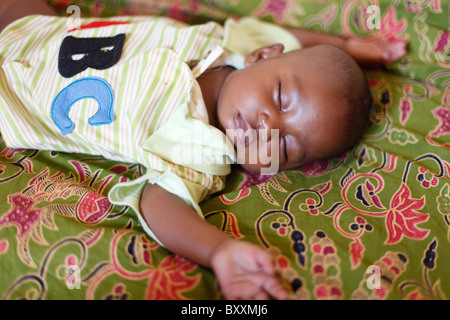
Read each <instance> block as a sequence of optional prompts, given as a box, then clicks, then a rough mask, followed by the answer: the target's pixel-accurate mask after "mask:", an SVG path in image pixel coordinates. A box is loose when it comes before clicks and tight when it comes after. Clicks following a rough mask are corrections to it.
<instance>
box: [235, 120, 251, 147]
mask: <svg viewBox="0 0 450 320" xmlns="http://www.w3.org/2000/svg"><path fill="white" fill-rule="evenodd" d="M234 127H235V130H236V132H235V133H234V134H235V135H236V136H237V137H238V140H239V141H240V142H241V143H243V144H245V146H246V147H247V146H248V145H249V144H250V142H252V141H253V140H254V139H255V138H256V130H255V129H253V128H252V126H251V125H250V124H249V123H248V122H247V121H246V120H245V119H244V118H242V116H241V114H240V113H239V112H237V113H236V115H235V117H234Z"/></svg>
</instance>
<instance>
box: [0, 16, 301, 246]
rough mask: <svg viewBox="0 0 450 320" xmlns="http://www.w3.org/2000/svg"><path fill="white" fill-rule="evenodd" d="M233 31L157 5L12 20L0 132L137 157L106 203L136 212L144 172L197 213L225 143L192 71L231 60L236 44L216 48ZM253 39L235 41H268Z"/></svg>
mask: <svg viewBox="0 0 450 320" xmlns="http://www.w3.org/2000/svg"><path fill="white" fill-rule="evenodd" d="M251 20H254V19H251ZM249 21H250V20H244V24H246V23H247V24H248V23H249ZM251 23H254V24H256V25H257V26H256V29H257V30H261V27H260V26H259V25H258V24H262V23H261V22H259V21H256V20H254V21H253V22H251V21H250V24H251ZM263 25H267V28H269V29H270V30H273V28H275V30H276V29H280V32H281V33H282V32H283V31H282V29H281V28H277V27H274V26H271V25H268V24H265V23H264V24H263ZM245 29H247V30H252V28H249V27H246V28H245ZM233 33H234V34H235V35H236V37H241V38H242V36H244V42H246V43H247V44H248V39H245V35H244V34H245V32H244V33H242V30H240V29H239V23H236V22H233V21H229V22H227V24H226V25H225V31H224V28H223V27H222V26H221V25H219V24H217V23H214V22H210V23H206V24H202V25H196V26H189V25H185V24H183V23H180V22H177V21H174V20H170V19H168V18H164V17H115V18H104V19H98V18H87V19H82V21H80V24H79V25H78V27H76V28H72V29H70V28H69V27H68V23H67V19H66V18H62V17H47V16H29V17H25V18H23V19H21V20H18V21H16V22H14V23H13V24H11V25H10V26H8V28H7V29H5V30H4V31H3V32H2V33H1V35H0V65H1V69H0V80H1V81H0V112H1V117H0V130H1V134H2V136H3V139H4V140H5V142H6V144H7V145H8V146H9V147H13V148H31V149H45V150H55V151H63V152H69V153H85V154H92V155H101V156H103V157H105V158H107V159H111V160H116V161H122V162H133V163H139V164H142V165H143V166H144V167H145V168H146V169H147V171H146V173H145V175H144V176H142V177H140V178H139V179H137V180H133V181H128V182H124V183H119V184H117V185H116V186H115V187H114V188H113V189H112V190H111V191H110V193H109V198H110V200H111V202H112V203H115V204H119V205H128V206H130V207H132V208H133V209H134V210H135V211H136V212H138V213H139V201H140V196H141V193H142V190H143V188H144V186H145V184H146V183H157V184H158V185H160V186H161V187H163V188H165V189H166V190H168V191H169V192H171V193H174V194H176V195H178V196H180V197H181V198H182V199H183V200H184V201H185V202H186V203H187V204H189V205H191V206H192V207H193V208H194V209H195V210H196V211H197V212H198V213H199V214H201V210H200V208H199V206H198V203H199V202H200V201H202V200H203V199H204V198H205V197H207V196H208V195H210V194H212V193H214V192H217V191H219V190H221V189H222V188H223V187H224V184H223V183H224V177H225V176H226V175H227V174H229V173H230V164H231V163H233V162H234V161H235V155H234V149H233V146H232V144H231V143H230V142H229V141H228V140H227V138H226V136H225V135H224V134H223V133H222V132H220V131H219V130H218V129H216V128H214V127H212V126H210V125H209V124H208V123H209V122H208V115H207V112H206V107H205V105H204V102H203V98H202V95H201V91H200V87H199V85H198V83H197V81H196V78H197V77H198V76H199V75H201V74H202V73H203V72H204V71H205V70H207V69H208V68H211V67H215V66H220V65H225V64H231V65H235V66H236V67H241V66H242V61H243V56H244V55H245V54H247V52H238V51H239V49H232V50H229V49H227V47H233V46H234V47H236V45H235V44H236V43H235V42H233V41H232V40H230V39H232V38H233V36H232V34H233ZM238 34H240V35H239V36H238ZM247 36H249V35H248V34H247ZM252 37H253V35H252ZM286 37H287V38H288V39H289V41H287V42H290V43H294V45H293V46H294V47H295V45H296V44H295V42H294V41H293V40H292V38H289V36H288V35H286ZM277 38H279V37H278V36H277ZM255 39H256V40H255V41H256V42H255V44H254V45H253V48H252V46H249V47H248V48H246V50H250V52H251V51H252V50H254V49H256V48H257V47H259V46H261V45H263V44H264V42H266V44H271V43H272V42H275V41H272V40H273V39H270V38H269V39H265V40H264V36H263V37H262V38H261V37H259V38H258V37H255ZM276 42H279V41H278V39H277V41H276ZM237 47H239V46H237ZM138 217H139V219H140V222H141V224H142V225H143V227H144V229H145V230H146V232H147V233H148V234H149V235H150V236H152V237H154V235H153V233H152V232H151V230H150V229H149V228H148V226H147V225H146V223H145V221H144V219H143V218H142V217H141V215H140V214H138Z"/></svg>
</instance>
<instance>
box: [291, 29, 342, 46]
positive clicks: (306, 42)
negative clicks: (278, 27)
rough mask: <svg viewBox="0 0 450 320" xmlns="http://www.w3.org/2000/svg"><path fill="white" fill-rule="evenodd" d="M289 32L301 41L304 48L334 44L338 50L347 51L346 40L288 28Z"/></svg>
mask: <svg viewBox="0 0 450 320" xmlns="http://www.w3.org/2000/svg"><path fill="white" fill-rule="evenodd" d="M287 30H288V31H289V32H291V33H292V34H293V35H294V36H295V37H296V38H297V39H298V40H299V41H300V43H301V44H302V46H303V47H304V48H307V47H312V46H317V45H319V44H332V45H334V46H336V47H338V48H341V49H345V45H346V39H345V38H341V37H338V36H334V35H330V34H325V33H320V32H314V31H307V30H301V29H292V28H288V29H287Z"/></svg>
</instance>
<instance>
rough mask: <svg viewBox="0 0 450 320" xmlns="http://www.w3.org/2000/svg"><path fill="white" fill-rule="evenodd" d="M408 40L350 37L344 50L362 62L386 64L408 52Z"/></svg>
mask: <svg viewBox="0 0 450 320" xmlns="http://www.w3.org/2000/svg"><path fill="white" fill-rule="evenodd" d="M406 43H407V42H406V40H396V41H388V40H386V39H381V38H373V39H348V40H347V41H346V44H345V46H344V50H345V51H346V52H347V53H348V54H349V55H351V56H352V57H353V59H355V60H356V61H357V62H359V63H362V64H386V63H391V62H394V61H396V60H398V59H400V58H401V57H403V56H404V55H405V54H406Z"/></svg>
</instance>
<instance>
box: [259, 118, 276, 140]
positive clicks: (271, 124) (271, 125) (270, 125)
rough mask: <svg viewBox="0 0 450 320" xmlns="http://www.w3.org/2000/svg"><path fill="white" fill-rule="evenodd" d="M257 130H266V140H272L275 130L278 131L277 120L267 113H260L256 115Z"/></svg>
mask: <svg viewBox="0 0 450 320" xmlns="http://www.w3.org/2000/svg"><path fill="white" fill-rule="evenodd" d="M258 129H259V130H267V131H266V135H267V140H268V141H270V140H272V137H273V135H274V132H275V130H276V131H277V130H278V125H277V119H275V117H274V116H273V115H270V114H269V113H263V112H262V113H260V114H259V115H258Z"/></svg>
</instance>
